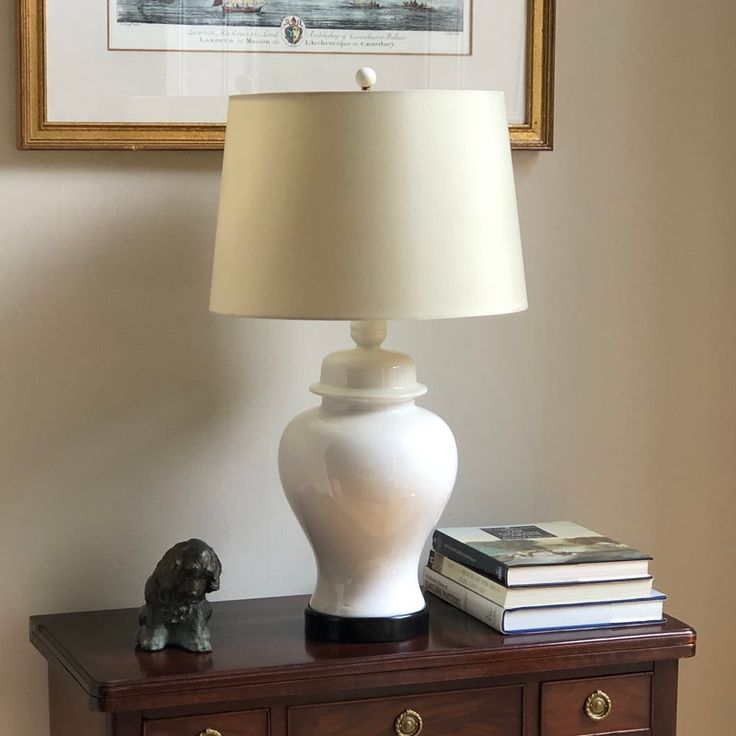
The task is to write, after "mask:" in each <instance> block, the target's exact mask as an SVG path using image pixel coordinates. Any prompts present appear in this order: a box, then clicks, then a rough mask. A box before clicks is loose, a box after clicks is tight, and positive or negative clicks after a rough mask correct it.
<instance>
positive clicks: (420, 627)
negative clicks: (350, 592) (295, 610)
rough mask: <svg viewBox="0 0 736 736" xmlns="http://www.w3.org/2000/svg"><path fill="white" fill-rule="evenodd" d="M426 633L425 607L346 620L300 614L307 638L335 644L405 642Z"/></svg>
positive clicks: (310, 610) (317, 613) (311, 610)
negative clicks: (394, 614)
mask: <svg viewBox="0 0 736 736" xmlns="http://www.w3.org/2000/svg"><path fill="white" fill-rule="evenodd" d="M428 631H429V609H428V608H427V607H426V606H425V607H424V608H422V609H421V610H419V611H415V612H414V613H407V614H402V615H401V616H376V617H356V618H352V617H347V616H335V615H333V614H329V613H321V612H320V611H315V610H314V608H312V607H311V606H307V607H306V609H305V611H304V633H305V634H306V636H307V638H308V639H314V640H317V641H335V642H356V643H359V642H382V641H405V640H406V639H414V638H416V637H419V636H425V635H426V634H427V633H428Z"/></svg>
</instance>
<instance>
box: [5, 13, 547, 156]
mask: <svg viewBox="0 0 736 736" xmlns="http://www.w3.org/2000/svg"><path fill="white" fill-rule="evenodd" d="M555 3H556V0H527V4H528V5H527V40H526V111H525V121H524V123H522V124H514V125H511V126H509V131H510V135H511V147H512V148H514V149H531V150H551V149H552V140H553V103H554V34H555ZM45 26H46V17H45V0H18V44H17V48H18V147H19V148H21V149H47V150H49V149H56V150H58V149H61V150H64V149H107V150H121V149H122V150H126V149H127V150H162V149H168V150H194V149H221V148H222V147H223V143H224V138H225V126H224V125H220V124H212V123H198V124H189V123H116V122H94V123H89V122H65V123H59V122H50V121H49V120H48V117H47V114H46V110H47V106H46V94H47V89H46V79H47V75H46V27H45Z"/></svg>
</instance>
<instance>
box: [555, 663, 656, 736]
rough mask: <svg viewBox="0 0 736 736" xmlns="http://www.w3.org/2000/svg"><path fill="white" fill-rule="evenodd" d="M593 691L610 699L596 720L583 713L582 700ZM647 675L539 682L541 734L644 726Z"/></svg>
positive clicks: (589, 735) (582, 734) (588, 735)
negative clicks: (607, 709)
mask: <svg viewBox="0 0 736 736" xmlns="http://www.w3.org/2000/svg"><path fill="white" fill-rule="evenodd" d="M596 690H602V691H603V692H604V693H606V695H608V697H609V698H610V699H611V704H612V707H611V711H610V713H609V715H608V716H606V717H605V718H604V719H602V720H600V721H594V720H592V719H591V718H590V717H589V716H587V715H586V714H585V709H584V708H585V701H586V699H587V697H588V696H589V695H591V694H592V693H594V692H595V691H596ZM651 692H652V678H651V675H648V674H642V675H623V676H619V677H600V678H586V679H581V680H563V681H558V682H546V683H544V684H543V685H542V736H593V735H594V734H607V733H613V732H621V731H635V730H642V729H648V728H649V727H650V716H651Z"/></svg>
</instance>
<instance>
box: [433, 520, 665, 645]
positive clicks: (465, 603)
mask: <svg viewBox="0 0 736 736" xmlns="http://www.w3.org/2000/svg"><path fill="white" fill-rule="evenodd" d="M651 559H652V558H651V557H650V556H649V555H646V554H644V553H642V552H639V551H638V550H635V549H633V548H631V547H628V546H627V545H625V544H621V543H620V542H617V541H615V540H613V539H611V538H609V537H604V536H603V535H601V534H598V533H597V532H594V531H591V530H590V529H586V528H585V527H582V526H579V525H578V524H574V523H572V522H570V521H553V522H542V523H535V524H514V525H511V524H509V525H495V526H488V527H483V528H477V527H462V528H454V529H436V530H435V532H434V535H433V537H432V551H431V552H430V555H429V562H428V564H427V567H426V569H425V574H424V580H425V588H426V590H427V591H429V592H430V593H433V594H434V595H436V596H438V597H439V598H442V599H443V600H445V601H447V602H448V603H451V604H452V605H454V606H456V607H457V608H460V609H462V610H463V611H465V612H466V613H468V614H470V615H471V616H473V617H475V618H477V619H479V620H480V621H482V622H483V623H486V624H488V625H489V626H492V627H493V628H494V629H496V630H498V631H500V632H501V633H503V634H518V633H529V632H536V631H554V630H564V629H582V628H600V627H606V626H620V625H625V624H626V625H628V624H641V623H651V622H659V621H662V609H663V601H664V600H665V596H664V595H663V594H662V593H660V592H658V591H656V590H653V589H652V576H651V575H650V574H649V562H650V561H651Z"/></svg>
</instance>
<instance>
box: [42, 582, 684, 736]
mask: <svg viewBox="0 0 736 736" xmlns="http://www.w3.org/2000/svg"><path fill="white" fill-rule="evenodd" d="M427 597H428V598H429V599H430V600H429V604H430V612H431V625H430V626H431V628H430V634H429V636H428V637H423V638H420V639H415V640H412V641H408V642H402V643H398V644H353V645H345V644H330V643H324V642H309V641H305V639H304V636H303V633H302V627H303V616H302V612H303V608H304V605H305V603H306V598H305V597H302V596H294V597H288V598H270V599H258V600H250V601H231V602H226V603H215V604H214V614H213V617H212V621H211V630H212V644H213V648H214V649H213V652H212V653H211V654H191V653H188V652H184V651H180V650H175V649H167V650H165V651H163V652H158V653H147V652H140V651H136V650H135V649H134V648H133V643H134V640H135V632H136V615H137V611H136V610H135V609H124V610H118V611H99V612H89V613H75V614H59V615H50V616H35V617H33V618H32V619H31V640H32V642H33V643H34V644H35V646H36V647H37V648H38V649H39V650H40V651H41V652H42V653H43V654H44V655H45V656H46V658H47V659H48V662H49V703H50V722H51V734H52V736H419V733H420V732H421V734H422V736H594V735H603V734H605V735H606V736H615V735H623V734H626V736H675V733H676V729H675V718H676V709H677V666H678V659H679V658H681V657H689V656H692V655H693V654H694V651H695V633H694V632H693V631H692V629H690V628H689V627H688V626H686V625H685V624H682V623H681V622H679V621H677V620H675V619H672V618H670V619H669V620H668V621H667V623H665V624H657V625H645V626H636V627H624V628H618V629H615V628H611V629H601V630H596V631H588V632H566V633H555V634H552V633H550V634H534V635H525V636H514V637H504V636H502V635H500V634H497V633H496V632H494V631H493V630H491V629H488V628H487V627H485V626H483V625H482V624H480V623H478V622H476V621H475V620H473V619H472V618H470V617H468V616H466V615H465V614H463V613H461V612H460V611H457V610H455V609H453V608H451V607H450V606H447V605H446V604H444V603H443V602H441V601H439V600H437V599H435V598H433V597H432V596H427Z"/></svg>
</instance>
